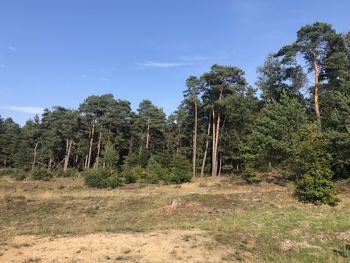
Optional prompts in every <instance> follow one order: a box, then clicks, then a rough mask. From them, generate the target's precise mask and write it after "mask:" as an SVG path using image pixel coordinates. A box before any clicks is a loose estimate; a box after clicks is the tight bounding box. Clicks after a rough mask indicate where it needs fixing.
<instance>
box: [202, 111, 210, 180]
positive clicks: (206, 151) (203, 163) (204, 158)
mask: <svg viewBox="0 0 350 263" xmlns="http://www.w3.org/2000/svg"><path fill="white" fill-rule="evenodd" d="M209 135H210V113H209V119H208V133H207V140H206V142H205V150H204V156H203V162H202V168H201V177H203V176H204V168H205V162H206V160H207V153H208V148H209Z"/></svg>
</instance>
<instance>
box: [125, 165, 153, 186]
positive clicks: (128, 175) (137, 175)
mask: <svg viewBox="0 0 350 263" xmlns="http://www.w3.org/2000/svg"><path fill="white" fill-rule="evenodd" d="M122 177H123V178H124V179H125V182H126V183H136V182H137V181H138V180H140V179H141V178H147V177H148V173H147V170H145V169H144V168H141V167H138V166H136V167H124V171H123V172H122Z"/></svg>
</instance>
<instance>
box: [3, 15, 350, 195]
mask: <svg viewBox="0 0 350 263" xmlns="http://www.w3.org/2000/svg"><path fill="white" fill-rule="evenodd" d="M257 71H258V79H257V81H256V83H255V84H256V85H255V86H256V88H253V87H252V86H251V85H250V84H249V83H248V82H247V80H246V78H245V73H244V71H243V70H242V69H240V68H239V67H235V66H224V65H213V66H212V67H211V68H210V70H209V71H208V72H205V73H203V74H202V75H200V76H190V77H189V78H188V79H187V80H186V90H185V91H184V99H183V101H182V102H181V103H180V105H179V106H178V108H177V110H176V111H175V112H174V113H173V114H171V115H170V116H168V117H167V116H166V115H165V113H164V112H163V110H162V108H159V107H157V106H156V105H154V104H153V103H152V102H151V101H150V100H143V101H142V102H141V103H140V104H139V107H138V109H137V111H136V112H134V111H132V109H131V105H130V102H128V101H126V100H121V99H116V98H114V97H113V95H112V94H105V95H101V96H89V97H88V98H86V99H85V100H84V101H83V102H82V103H81V104H80V106H79V108H78V109H76V110H75V109H67V108H64V107H60V106H55V107H53V108H52V109H45V111H44V113H43V114H42V116H41V118H40V117H39V116H36V117H35V118H34V119H31V120H28V121H27V122H26V124H25V125H24V126H23V127H20V126H19V125H18V124H16V123H15V122H14V121H13V120H12V119H10V118H7V119H2V118H0V160H1V162H0V165H1V167H3V168H7V167H16V168H23V169H27V170H34V169H36V168H38V167H41V168H45V169H48V170H57V169H62V170H63V171H65V172H66V171H67V170H68V169H79V170H86V169H90V168H91V169H97V168H99V167H106V165H107V164H106V163H108V162H106V156H107V155H108V149H109V152H110V150H111V149H112V150H113V151H115V154H116V156H115V157H114V158H113V163H114V165H115V166H116V167H123V166H125V165H129V166H140V167H145V166H147V162H148V161H149V160H150V158H152V156H158V157H160V156H161V157H162V158H163V159H164V158H171V157H172V156H179V157H182V158H184V159H187V160H188V161H190V162H191V163H192V175H193V176H205V175H211V176H220V175H221V174H223V173H224V174H242V175H244V176H245V177H246V178H254V177H256V175H257V174H263V173H265V172H269V171H273V170H274V171H279V173H280V174H282V175H283V176H285V177H286V178H288V179H291V180H295V181H297V182H298V183H299V185H300V186H303V188H300V190H301V192H300V196H302V194H303V193H302V189H305V187H306V186H305V184H306V185H307V186H310V185H311V186H315V185H324V182H326V185H327V187H330V188H332V185H331V182H332V181H334V180H338V179H346V178H349V177H350V175H349V172H350V33H338V32H336V30H334V29H333V27H332V26H331V25H330V24H327V23H320V22H316V23H314V24H311V25H306V26H304V27H302V28H301V29H300V30H299V31H298V32H297V35H296V39H295V41H294V42H293V43H290V44H289V45H286V46H284V47H281V49H280V50H276V52H275V53H273V54H270V55H269V56H268V57H267V59H266V61H265V62H264V64H263V65H262V66H260V67H258V69H257ZM328 183H329V184H328ZM309 190H310V189H309ZM312 190H313V191H316V192H317V191H318V188H317V187H316V188H314V189H312ZM304 194H305V193H304Z"/></svg>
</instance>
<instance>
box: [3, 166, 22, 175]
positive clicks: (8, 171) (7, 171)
mask: <svg viewBox="0 0 350 263" xmlns="http://www.w3.org/2000/svg"><path fill="white" fill-rule="evenodd" d="M17 171H18V170H17V169H15V168H5V169H0V176H6V175H13V174H15V173H17Z"/></svg>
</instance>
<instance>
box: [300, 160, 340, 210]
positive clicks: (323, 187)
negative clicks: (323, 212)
mask: <svg viewBox="0 0 350 263" xmlns="http://www.w3.org/2000/svg"><path fill="white" fill-rule="evenodd" d="M331 177H332V171H331V170H330V169H329V168H328V169H324V168H322V167H320V166H318V165H316V166H314V167H312V168H310V170H309V171H308V172H307V173H306V174H305V175H304V176H303V177H302V178H301V179H300V180H298V181H297V185H296V195H297V197H298V199H299V200H300V201H303V202H310V203H314V204H327V205H330V206H334V205H336V204H337V203H338V202H339V199H338V198H337V192H336V190H335V184H334V183H333V182H332V181H331V180H330V178H331Z"/></svg>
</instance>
